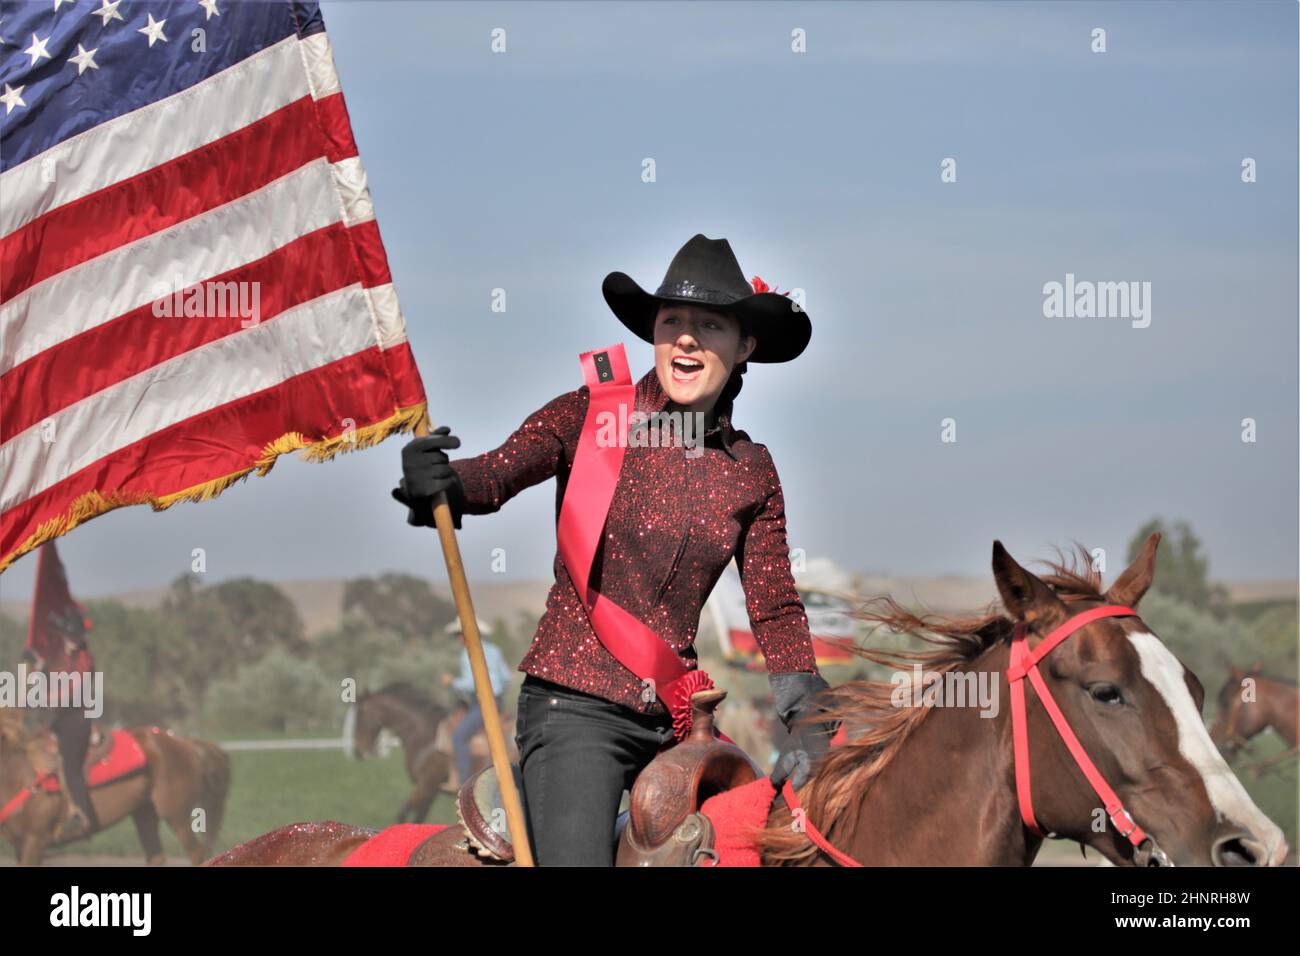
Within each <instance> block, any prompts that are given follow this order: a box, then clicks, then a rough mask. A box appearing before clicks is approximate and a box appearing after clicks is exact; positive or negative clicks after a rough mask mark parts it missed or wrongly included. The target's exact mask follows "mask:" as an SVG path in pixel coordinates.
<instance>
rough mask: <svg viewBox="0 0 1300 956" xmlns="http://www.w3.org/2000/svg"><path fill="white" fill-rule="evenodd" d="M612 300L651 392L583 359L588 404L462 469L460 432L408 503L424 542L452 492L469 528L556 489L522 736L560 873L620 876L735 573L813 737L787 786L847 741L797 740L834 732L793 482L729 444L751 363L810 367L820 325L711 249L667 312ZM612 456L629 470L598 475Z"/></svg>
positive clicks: (781, 701) (703, 242) (540, 833)
mask: <svg viewBox="0 0 1300 956" xmlns="http://www.w3.org/2000/svg"><path fill="white" fill-rule="evenodd" d="M602 291H603V293H604V296H605V301H606V302H607V303H608V305H609V307H610V309H611V310H612V311H613V312H614V314H615V315H616V316H617V317H618V319H619V320H620V321H621V322H622V323H623V324H624V325H625V326H626V327H627V328H628V329H630V330H631V331H632V332H633V333H634V334H635V335H636V336H637V337H638V338H641V339H643V340H644V341H646V342H649V343H651V344H653V345H654V355H655V365H654V368H653V369H652V370H650V371H649V372H647V373H646V374H645V375H644V376H643V377H642V378H641V379H640V380H639V381H638V382H636V383H635V387H633V385H632V383H631V378H630V376H629V375H628V373H627V366H626V360H625V359H624V358H623V355H622V348H621V346H619V347H615V348H611V349H607V350H604V351H596V352H592V353H584V355H583V356H582V359H583V367H584V375H585V377H586V382H587V384H585V385H583V386H582V387H580V388H577V389H575V390H573V391H571V392H567V393H565V394H563V395H560V396H559V397H557V398H555V399H553V400H552V401H550V402H548V403H547V404H546V405H545V406H543V407H542V408H541V409H539V410H538V411H536V412H534V413H533V414H532V415H530V416H529V417H528V419H527V420H526V421H524V423H523V424H522V425H521V426H520V428H519V429H518V430H517V431H516V432H515V433H514V434H513V435H511V436H510V438H509V439H507V440H506V442H505V444H503V445H502V446H501V447H499V448H497V449H495V450H493V451H490V452H487V453H485V454H483V455H479V456H478V457H476V458H467V459H459V460H457V461H449V460H448V457H447V455H446V453H445V450H446V449H452V448H458V447H460V439H459V438H457V437H455V436H453V435H451V434H450V431H449V429H448V428H447V427H445V426H444V427H442V428H439V429H437V430H435V432H434V433H433V434H432V435H431V436H429V437H426V438H417V439H415V440H414V441H412V442H411V443H409V444H408V445H407V446H406V447H405V448H404V449H403V450H402V472H403V477H402V481H401V484H400V486H399V487H398V488H396V489H394V491H393V497H395V498H396V499H397V500H398V501H400V502H401V503H403V504H404V505H406V506H407V507H408V508H409V509H410V512H409V515H408V521H409V523H411V524H414V525H424V526H432V525H433V523H434V522H433V514H432V503H433V498H434V496H435V495H437V494H438V493H439V492H443V491H445V492H446V493H447V497H448V503H449V504H450V506H451V510H452V514H453V518H454V520H455V526H456V527H457V528H459V527H460V519H461V516H462V515H465V514H472V515H481V514H490V513H493V512H495V511H497V510H498V509H500V508H501V506H502V505H503V504H505V502H506V501H508V500H510V499H511V498H512V497H514V496H515V495H516V494H518V493H519V492H520V491H522V490H524V489H525V488H528V487H530V486H532V485H536V484H538V483H540V482H542V481H545V480H546V479H548V478H551V477H555V478H556V480H557V485H558V488H557V494H556V513H557V537H558V539H559V543H560V548H559V554H557V556H556V560H555V584H554V585H553V586H552V588H551V591H550V595H549V597H548V599H547V606H546V612H545V613H544V614H543V616H542V618H541V620H540V622H539V623H538V626H537V631H536V633H535V635H534V637H533V642H532V646H531V647H530V648H529V650H528V653H527V654H526V655H525V656H524V659H523V661H522V662H521V663H520V665H519V669H520V670H522V671H524V673H525V674H526V675H527V676H526V677H525V679H524V683H523V687H522V688H521V690H520V694H519V704H518V716H517V727H516V735H515V741H516V743H517V744H518V747H519V754H520V769H521V771H522V775H523V802H524V806H525V812H526V815H527V819H528V826H529V831H530V832H529V836H530V839H531V842H532V845H533V853H534V857H535V859H536V860H537V861H538V863H539V865H542V866H565V865H568V866H583V865H586V866H612V865H613V863H614V855H615V845H614V840H613V833H614V823H615V820H616V818H617V815H618V809H619V803H620V800H621V797H622V792H623V791H624V790H625V789H627V788H629V787H630V786H631V784H632V782H633V780H634V779H635V778H636V775H637V774H638V773H639V772H640V771H641V770H642V768H644V767H645V766H646V765H647V764H648V763H649V762H650V761H651V760H652V759H653V758H654V756H655V754H656V753H658V752H659V751H660V750H661V749H664V748H665V747H667V746H672V745H673V744H674V743H676V742H677V740H678V739H680V738H681V737H683V736H684V734H685V731H686V729H687V728H688V726H689V719H690V716H689V715H690V709H689V699H690V694H691V693H692V692H695V691H699V690H702V689H706V688H708V687H710V686H712V682H711V681H710V680H709V679H708V677H707V675H705V674H703V672H701V671H700V670H699V669H698V661H697V658H696V654H695V650H694V647H693V644H694V640H695V633H696V629H697V627H698V625H699V617H700V611H701V609H702V607H703V605H704V602H705V600H706V599H707V597H708V596H709V592H710V591H711V590H712V589H713V586H714V584H715V583H716V582H717V580H718V578H719V577H720V576H721V574H722V572H723V570H724V569H725V568H726V566H727V564H728V563H729V562H730V561H731V560H732V558H733V557H734V558H735V559H736V561H737V564H738V566H739V569H740V574H741V579H742V582H743V584H744V587H745V594H746V598H747V605H748V611H749V617H750V622H751V625H752V627H753V631H754V636H755V638H756V639H757V641H758V644H759V646H760V648H761V649H762V651H763V654H764V656H765V658H766V663H767V668H768V672H769V680H770V682H771V685H772V689H773V696H774V702H775V708H776V712H777V715H778V717H779V718H780V719H781V721H782V723H784V724H785V725H786V726H787V727H792V726H795V727H798V728H799V729H798V733H797V734H796V736H794V737H793V738H792V742H791V745H790V746H789V748H788V749H787V751H786V752H785V753H784V754H782V756H781V758H780V759H779V760H778V764H777V769H776V771H774V777H776V782H777V785H778V786H780V784H781V782H782V781H783V780H784V779H786V778H787V777H790V778H792V779H793V780H794V782H795V783H796V785H799V784H801V783H802V781H803V779H804V778H805V777H806V775H807V773H808V770H809V766H810V764H811V762H812V761H813V760H815V759H816V757H817V756H818V755H820V754H821V753H823V752H824V751H825V750H826V749H827V747H828V746H829V740H830V736H831V735H832V734H833V733H834V730H835V725H834V724H831V723H826V722H822V723H817V724H810V722H808V721H803V722H801V723H800V724H798V725H796V724H795V723H794V722H795V721H796V720H798V719H799V718H800V717H801V716H813V715H816V714H819V713H820V712H821V709H820V705H819V703H817V702H816V701H815V700H814V698H815V696H816V695H817V694H819V693H820V692H821V691H823V690H825V689H826V688H827V684H826V682H825V681H824V680H823V679H822V677H821V675H820V674H819V673H818V671H817V663H816V659H815V657H814V654H813V646H812V638H811V635H810V633H809V630H808V618H807V616H806V614H805V613H804V607H803V604H802V602H801V601H800V598H799V594H798V592H797V591H796V590H795V585H794V578H793V575H792V573H791V568H790V559H789V550H788V545H787V542H786V519H785V502H784V497H783V494H782V490H781V481H780V478H779V477H778V476H777V471H776V467H775V465H774V464H773V462H772V458H771V455H770V454H769V453H768V450H767V448H766V447H765V446H763V445H761V444H758V443H757V442H755V441H753V440H752V439H751V438H750V437H749V435H748V434H747V433H745V432H743V431H739V430H737V429H735V428H733V427H732V424H731V414H732V403H733V401H734V399H735V398H736V396H737V394H739V392H740V389H741V385H742V376H743V375H744V373H745V371H746V368H747V363H748V362H749V361H754V362H772V363H776V362H788V361H791V360H792V359H794V358H796V357H798V356H799V354H800V353H801V352H803V350H804V348H805V347H806V346H807V344H808V341H809V339H810V338H811V335H812V326H811V323H810V322H809V319H808V315H807V313H806V312H804V311H803V309H802V308H801V307H799V306H798V305H797V304H796V303H794V302H793V301H792V300H791V299H790V298H789V297H788V296H786V295H783V294H778V293H776V292H774V291H770V290H769V289H768V287H767V285H766V284H765V283H764V282H763V281H762V280H761V279H759V278H757V277H755V278H754V280H753V282H752V285H751V283H750V282H748V281H746V279H745V277H744V273H743V272H742V271H741V269H740V265H739V264H738V262H737V261H736V257H735V255H734V254H733V253H732V251H731V246H730V244H729V243H728V242H727V240H725V239H707V238H706V237H704V236H703V235H696V236H695V237H693V238H692V239H691V240H690V241H689V242H687V243H686V244H685V245H684V246H683V247H682V248H681V250H680V251H679V252H678V253H677V255H676V256H675V257H674V258H673V261H672V263H671V264H670V265H669V267H668V271H667V274H666V276H665V278H664V281H663V283H662V284H661V285H660V286H659V288H658V290H657V292H656V293H655V294H653V295H652V294H649V293H647V292H645V291H644V290H642V289H641V287H640V286H638V285H637V283H636V282H634V281H633V280H632V279H631V278H630V277H629V276H627V275H625V274H624V273H622V272H612V273H610V274H609V275H608V276H606V278H605V281H604V284H603V287H602ZM620 387H621V389H622V391H619V392H615V391H612V390H611V389H612V388H620ZM615 396H618V400H617V401H616V400H615ZM629 405H634V408H631V407H629ZM598 409H600V410H601V411H602V413H603V414H597V410H598ZM616 410H617V411H616ZM635 413H640V415H639V416H637V415H636V414H635ZM634 418H639V420H638V421H637V422H636V423H635V424H634V422H633V419H634ZM615 420H619V421H620V424H619V425H618V429H617V435H618V442H617V444H618V446H619V447H618V449H617V453H618V454H617V457H615V458H613V459H611V458H610V457H608V455H607V454H606V453H607V452H608V451H609V447H610V445H611V442H610V440H609V439H610V435H609V429H610V428H611V427H613V421H615ZM645 423H648V426H649V427H648V428H646V429H645V430H644V431H642V430H640V426H641V425H642V424H645ZM692 426H697V427H696V428H695V429H694V430H692ZM673 431H676V432H677V435H676V437H674V436H672V435H671V434H668V435H667V437H665V435H666V434H667V433H671V432H673ZM692 436H694V437H692ZM661 439H662V441H661ZM624 449H625V450H624ZM602 454H606V457H605V458H604V462H605V463H606V464H607V463H608V462H610V461H611V460H612V461H614V463H615V466H616V467H606V468H604V469H602V468H601V467H600V465H599V464H593V463H594V462H597V461H598V459H600V458H601V456H602ZM570 485H572V486H574V487H575V494H574V495H573V496H572V499H573V500H568V498H566V494H565V492H566V489H567V488H568V487H569V486H570ZM584 529H585V533H584Z"/></svg>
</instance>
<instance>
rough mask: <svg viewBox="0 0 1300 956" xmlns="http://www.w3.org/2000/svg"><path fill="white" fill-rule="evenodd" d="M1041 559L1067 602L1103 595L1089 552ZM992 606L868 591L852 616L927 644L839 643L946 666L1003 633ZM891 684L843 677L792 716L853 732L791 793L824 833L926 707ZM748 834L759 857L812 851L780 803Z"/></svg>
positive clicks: (895, 662)
mask: <svg viewBox="0 0 1300 956" xmlns="http://www.w3.org/2000/svg"><path fill="white" fill-rule="evenodd" d="M1045 563H1046V565H1047V572H1046V573H1043V574H1039V575H1038V577H1039V578H1040V579H1041V580H1042V581H1043V583H1045V584H1047V585H1048V586H1049V587H1050V588H1051V589H1052V590H1053V591H1054V592H1055V593H1056V595H1057V597H1059V598H1061V600H1062V601H1064V602H1066V603H1067V604H1069V603H1072V602H1075V601H1083V600H1090V599H1092V600H1095V599H1098V598H1101V597H1103V592H1102V589H1101V575H1100V574H1098V573H1097V572H1096V571H1094V570H1092V565H1091V559H1090V556H1089V555H1088V553H1087V552H1086V551H1085V550H1084V549H1083V547H1082V546H1079V547H1078V554H1077V555H1075V556H1071V557H1070V558H1069V560H1068V563H1067V558H1066V556H1065V555H1062V554H1060V552H1059V551H1058V554H1057V560H1056V561H1054V562H1045ZM997 607H998V604H997V602H994V603H992V604H990V605H989V606H988V607H987V608H986V609H985V610H984V612H983V613H982V614H981V615H980V616H978V617H963V618H950V617H941V616H937V615H930V614H927V613H924V612H919V613H914V612H912V611H909V610H908V609H907V608H904V607H903V606H902V605H900V604H899V603H898V602H897V601H895V600H894V599H893V598H892V597H890V596H888V595H886V596H883V597H877V598H873V599H872V600H870V601H867V602H866V603H865V604H863V605H862V606H861V607H860V608H858V609H857V610H855V611H854V612H853V614H852V616H853V617H855V618H857V619H858V620H862V621H866V622H868V624H870V625H874V626H875V627H876V628H879V627H884V628H885V629H886V630H887V631H889V632H891V633H893V634H908V635H911V636H913V637H916V638H918V639H920V640H921V641H923V642H925V643H927V644H930V645H932V647H933V649H931V650H913V651H909V650H882V649H872V648H870V647H867V646H865V645H862V646H858V645H854V644H852V643H845V644H843V645H842V646H843V647H844V648H845V649H846V650H848V651H850V652H852V653H853V654H855V655H856V656H858V657H861V658H863V659H864V660H867V661H870V662H872V663H874V664H877V665H880V666H882V667H887V668H889V669H890V670H893V671H899V670H902V671H907V672H910V671H911V670H912V668H913V667H914V666H915V665H916V664H920V665H921V667H922V668H923V669H924V670H926V671H927V672H929V671H934V672H938V673H941V674H942V673H947V672H948V671H952V670H955V669H957V668H959V667H961V666H963V665H966V664H970V663H972V662H973V661H975V660H976V659H977V658H978V657H979V656H980V655H981V654H983V653H984V652H985V651H987V650H988V649H989V648H991V647H993V646H994V645H996V644H998V643H1000V642H1004V641H1007V640H1009V639H1010V636H1011V631H1012V629H1013V627H1014V622H1013V621H1012V620H1011V619H1010V618H1008V617H1006V616H1005V615H1004V614H1002V613H1000V612H999V611H998V610H997ZM897 689H898V685H897V684H895V683H891V682H888V681H872V680H855V681H849V682H847V683H844V684H840V685H839V686H837V687H835V688H833V689H832V690H830V691H824V692H823V694H822V697H821V700H822V701H824V703H825V705H826V708H827V709H826V710H825V711H823V712H821V713H819V714H816V715H810V716H808V717H804V718H801V719H800V723H820V722H823V721H831V720H834V721H841V722H843V723H844V724H845V725H846V726H847V727H848V728H849V729H850V730H851V731H853V732H854V736H853V737H852V738H850V739H849V740H847V741H845V742H844V743H843V744H841V745H839V746H836V747H833V748H831V750H830V751H829V752H828V753H827V754H826V755H825V756H824V757H822V758H821V759H820V760H819V761H818V763H817V765H816V766H815V768H814V774H813V776H812V777H811V779H810V780H809V781H808V782H807V784H805V785H804V787H803V789H802V791H801V792H800V793H799V801H800V803H802V804H803V807H804V810H805V812H806V814H807V817H808V819H810V820H814V821H821V822H822V831H823V833H825V834H826V835H827V837H828V839H830V838H831V837H830V834H831V831H832V829H833V826H834V823H833V821H839V820H840V819H841V818H842V817H843V815H844V813H845V811H848V810H851V809H854V806H853V801H854V799H855V798H857V800H859V801H860V800H861V798H862V795H863V794H864V793H865V792H866V791H867V789H868V788H869V787H870V786H871V784H872V783H873V782H874V780H875V779H876V777H877V776H879V775H880V772H881V771H882V770H884V768H885V767H887V766H888V765H889V763H890V762H891V761H892V760H893V759H894V757H895V756H896V755H897V753H898V751H899V750H900V749H901V747H902V745H903V742H904V741H905V740H907V738H908V736H909V735H910V734H911V733H912V731H913V730H915V729H916V728H917V727H918V726H919V725H920V723H921V721H923V720H924V719H925V717H926V715H927V714H928V713H929V712H930V708H928V707H910V708H908V707H898V706H896V705H895V704H894V703H893V702H892V700H891V698H892V696H893V694H894V693H895V692H896V691H897ZM755 837H756V839H757V842H758V845H759V848H760V850H761V852H762V853H763V856H764V862H766V863H772V864H794V863H802V862H807V861H809V860H811V858H813V857H814V856H815V855H816V854H817V853H818V852H819V851H818V850H817V848H816V847H815V846H814V845H813V843H812V841H810V840H809V839H808V837H807V835H806V834H805V833H803V832H799V831H796V830H795V829H794V828H793V827H792V826H791V819H790V811H789V809H788V808H787V807H785V806H784V805H783V806H781V807H780V808H779V809H778V810H776V811H774V812H773V814H772V817H771V819H770V821H769V823H768V825H767V827H765V828H764V829H762V830H760V831H758V832H757V833H756V834H755ZM832 842H834V840H833V839H832Z"/></svg>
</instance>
